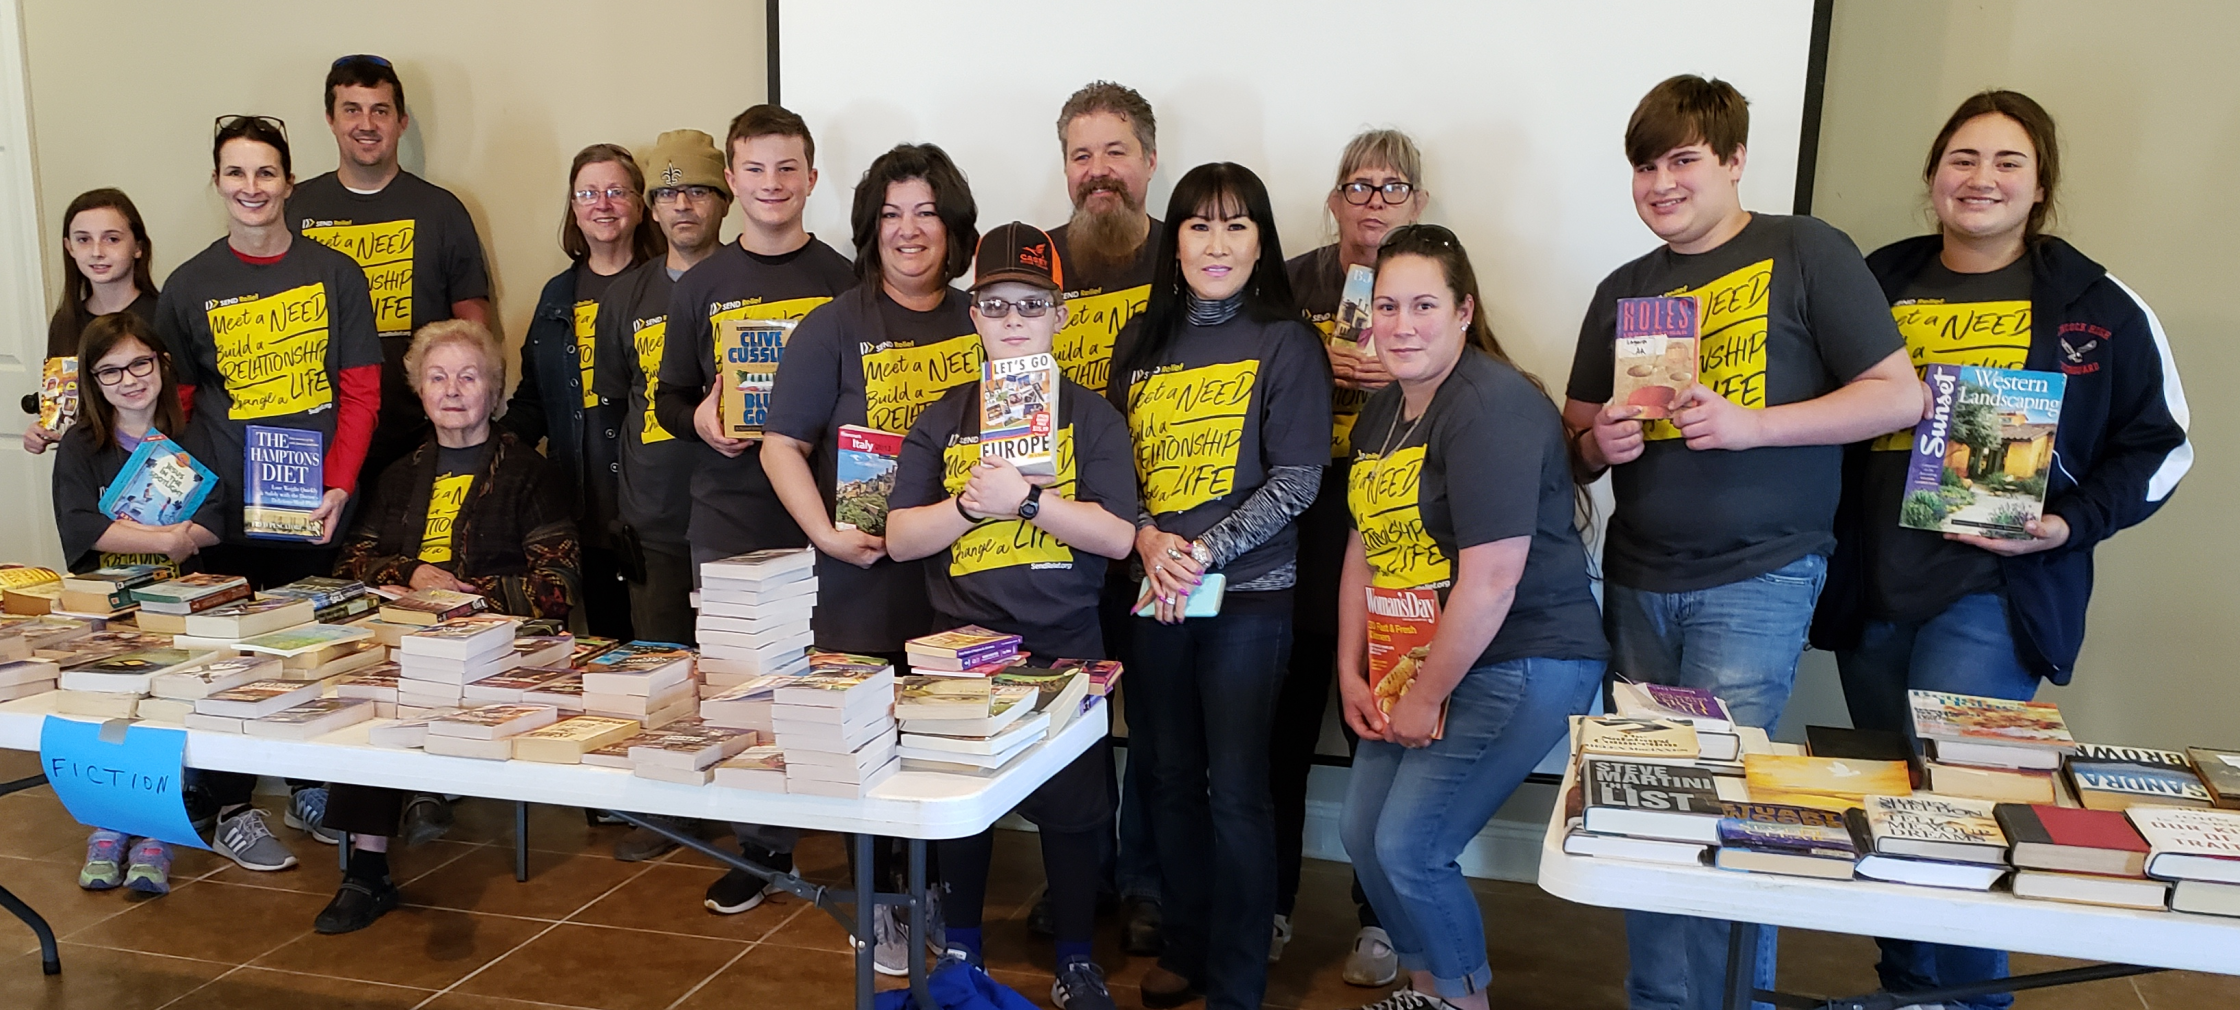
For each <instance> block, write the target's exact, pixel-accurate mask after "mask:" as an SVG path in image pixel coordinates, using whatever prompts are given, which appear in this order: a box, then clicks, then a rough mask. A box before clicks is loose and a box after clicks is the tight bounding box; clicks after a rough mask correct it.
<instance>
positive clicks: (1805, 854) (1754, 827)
mask: <svg viewBox="0 0 2240 1010" xmlns="http://www.w3.org/2000/svg"><path fill="white" fill-rule="evenodd" d="M1727 806H1728V807H1729V809H1730V812H1731V811H1732V808H1735V807H1742V808H1745V809H1752V812H1754V813H1762V812H1764V811H1766V810H1767V809H1768V807H1767V805H1765V804H1732V803H1730V804H1728V805H1727ZM1753 808H1754V809H1753ZM1770 809H1773V810H1794V811H1800V812H1802V813H1804V814H1810V815H1817V816H1788V817H1783V816H1771V817H1750V816H1745V817H1734V816H1728V817H1722V818H1720V819H1719V827H1718V831H1719V851H1718V854H1717V856H1716V857H1715V862H1716V865H1718V866H1719V868H1720V869H1725V870H1745V871H1749V872H1752V873H1786V874H1791V875H1795V876H1804V877H1823V878H1828V879H1833V880H1849V879H1851V875H1852V865H1853V864H1854V863H1856V862H1857V861H1858V859H1859V847H1858V841H1857V839H1856V838H1854V837H1853V835H1852V833H1851V829H1850V826H1849V825H1847V824H1845V823H1844V820H1843V818H1842V817H1841V816H1840V815H1837V814H1835V813H1832V812H1830V811H1824V810H1810V809H1809V808H1804V807H1773V808H1770Z"/></svg>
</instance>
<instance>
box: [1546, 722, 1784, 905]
mask: <svg viewBox="0 0 2240 1010" xmlns="http://www.w3.org/2000/svg"><path fill="white" fill-rule="evenodd" d="M1723 707H1724V706H1722V708H1723ZM1735 735H1736V737H1737V738H1738V740H1739V741H1740V742H1739V749H1740V750H1741V752H1742V753H1741V756H1743V757H1748V756H1749V755H1750V754H1752V753H1771V752H1772V749H1773V745H1772V744H1770V743H1769V742H1767V740H1766V737H1765V731H1764V730H1761V729H1757V728H1755V727H1737V728H1736V730H1735ZM1749 799H1750V795H1749V790H1748V789H1747V788H1746V787H1745V786H1744V784H1743V777H1742V765H1741V764H1740V763H1739V762H1737V761H1706V760H1705V759H1704V757H1703V754H1702V751H1701V750H1700V748H1699V747H1698V745H1697V736H1696V731H1695V725H1694V723H1693V722H1691V721H1688V720H1685V719H1677V718H1629V717H1625V716H1615V715H1612V716H1575V717H1573V718H1572V720H1571V786H1570V788H1569V789H1568V790H1567V791H1566V792H1565V794H1564V819H1565V825H1566V831H1565V834H1564V840H1563V849H1564V851H1565V852H1567V853H1570V854H1573V855H1582V856H1599V857H1608V858H1621V859H1634V860H1641V861H1647V862H1656V863H1669V864H1678V865H1685V866H1695V865H1700V864H1701V863H1702V862H1703V861H1704V856H1705V854H1706V853H1707V852H1708V851H1709V850H1710V849H1711V847H1712V846H1714V845H1717V844H1718V842H1719V836H1720V821H1721V819H1722V818H1723V817H1726V816H1728V814H1729V813H1730V810H1729V805H1730V804H1743V803H1747V802H1748V801H1749Z"/></svg>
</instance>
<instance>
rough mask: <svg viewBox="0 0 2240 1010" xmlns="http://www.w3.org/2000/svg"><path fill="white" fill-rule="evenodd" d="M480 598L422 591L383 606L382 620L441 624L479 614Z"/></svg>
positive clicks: (452, 593)
mask: <svg viewBox="0 0 2240 1010" xmlns="http://www.w3.org/2000/svg"><path fill="white" fill-rule="evenodd" d="M483 606H484V600H483V598H482V597H481V596H479V595H477V594H474V593H461V592H455V591H453V590H449V589H419V590H414V591H413V592H410V593H406V594H405V595H403V596H399V597H397V598H396V599H394V600H390V601H388V602H387V603H383V604H382V605H381V619H382V620H383V621H387V622H389V623H391V624H418V625H432V624H442V623H443V622H445V621H449V620H455V619H457V618H461V617H465V616H467V615H469V614H472V613H475V612H477V611H480V610H481V609H482V608H483Z"/></svg>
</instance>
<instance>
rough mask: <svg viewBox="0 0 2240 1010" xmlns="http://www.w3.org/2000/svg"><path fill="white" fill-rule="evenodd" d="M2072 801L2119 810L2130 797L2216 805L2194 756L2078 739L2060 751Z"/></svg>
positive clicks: (2131, 801) (2166, 803)
mask: <svg viewBox="0 0 2240 1010" xmlns="http://www.w3.org/2000/svg"><path fill="white" fill-rule="evenodd" d="M2061 768H2062V771H2063V772H2065V773H2067V775H2068V776H2069V786H2070V788H2071V789H2073V790H2075V792H2076V796H2077V802H2078V803H2081V804H2083V805H2084V807H2085V808H2086V809H2088V810H2121V809H2123V808H2125V807H2128V806H2130V805H2132V804H2134V803H2155V804H2160V805H2163V806H2172V807H2208V806H2215V805H2216V799H2215V797H2213V796H2211V795H2210V794H2209V789H2208V787H2207V786H2205V785H2203V784H2202V783H2201V778H2200V777H2199V776H2197V775H2195V774H2194V773H2193V762H2191V761H2189V760H2187V759H2186V756H2185V755H2184V754H2181V753H2178V752H2177V751H2166V750H2154V749H2151V748H2145V747H2112V746H2109V745H2106V744H2078V745H2077V749H2076V751H2075V752H2074V753H2071V754H2069V755H2068V756H2066V757H2064V758H2063V759H2062V762H2061Z"/></svg>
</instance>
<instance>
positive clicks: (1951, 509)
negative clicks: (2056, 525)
mask: <svg viewBox="0 0 2240 1010" xmlns="http://www.w3.org/2000/svg"><path fill="white" fill-rule="evenodd" d="M1922 380H1923V381H1925V382H1927V383H1928V385H1929V399H1930V412H1929V416H1928V417H1925V418H1923V419H1922V420H1921V423H1920V424H1919V425H1918V426H1916V427H1915V428H1914V430H1913V458H1912V460H1911V462H1909V463H1908V464H1907V467H1906V484H1905V498H1904V500H1903V502H1902V503H1901V504H1900V505H1899V508H1898V525H1900V526H1904V527H1907V528H1909V529H1917V530H1931V531H1934V532H1939V533H1973V534H1976V535H1978V536H1987V537H2003V538H2009V539H2029V536H2030V534H2029V533H2028V532H2027V531H2026V530H2024V528H2023V524H2024V523H2027V522H2030V521H2033V520H2035V519H2037V518H2038V517H2039V515H2041V514H2043V513H2044V512H2045V504H2046V477H2047V475H2048V473H2049V472H2050V471H2051V469H2052V468H2053V466H2054V459H2053V433H2054V428H2055V426H2056V425H2057V424H2059V423H2060V420H2061V396H2062V393H2063V388H2064V386H2065V385H2066V384H2067V382H2068V379H2067V377H2066V376H2063V375H2062V374H2061V373H2059V372H2026V371H2021V370H2018V369H2011V368H1987V367H1983V366H1979V365H1930V366H1928V368H1927V369H1926V370H1924V372H1923V373H1922Z"/></svg>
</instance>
